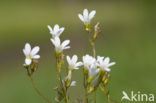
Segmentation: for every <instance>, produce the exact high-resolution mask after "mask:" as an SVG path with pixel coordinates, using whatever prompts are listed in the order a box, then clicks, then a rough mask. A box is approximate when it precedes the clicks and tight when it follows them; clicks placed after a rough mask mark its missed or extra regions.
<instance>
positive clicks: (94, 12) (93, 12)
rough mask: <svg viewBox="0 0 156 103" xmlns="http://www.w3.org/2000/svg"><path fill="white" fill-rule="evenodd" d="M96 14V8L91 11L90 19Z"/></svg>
mask: <svg viewBox="0 0 156 103" xmlns="http://www.w3.org/2000/svg"><path fill="white" fill-rule="evenodd" d="M95 14H96V11H95V10H93V11H91V13H90V14H89V20H91V19H92V18H93V17H94V15H95Z"/></svg>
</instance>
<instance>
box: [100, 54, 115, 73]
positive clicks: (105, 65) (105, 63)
mask: <svg viewBox="0 0 156 103" xmlns="http://www.w3.org/2000/svg"><path fill="white" fill-rule="evenodd" d="M97 61H98V63H99V67H100V68H101V70H104V71H107V72H109V71H110V68H109V67H110V66H113V65H115V62H111V63H109V62H110V58H109V57H106V58H104V57H100V56H98V58H97Z"/></svg>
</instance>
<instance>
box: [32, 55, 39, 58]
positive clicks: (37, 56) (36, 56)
mask: <svg viewBox="0 0 156 103" xmlns="http://www.w3.org/2000/svg"><path fill="white" fill-rule="evenodd" d="M32 58H33V59H39V58H40V55H34V56H33V57H32Z"/></svg>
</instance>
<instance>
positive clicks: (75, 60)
mask: <svg viewBox="0 0 156 103" xmlns="http://www.w3.org/2000/svg"><path fill="white" fill-rule="evenodd" d="M77 59H78V58H77V55H74V56H73V57H72V61H73V63H74V64H75V63H76V62H77Z"/></svg>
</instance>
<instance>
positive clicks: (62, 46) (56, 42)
mask: <svg viewBox="0 0 156 103" xmlns="http://www.w3.org/2000/svg"><path fill="white" fill-rule="evenodd" d="M50 40H51V42H52V43H53V44H54V46H55V50H56V53H61V52H62V51H63V50H64V49H69V48H70V46H67V45H68V44H69V43H70V40H65V41H63V42H62V44H61V41H60V38H59V37H55V38H53V39H50Z"/></svg>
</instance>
